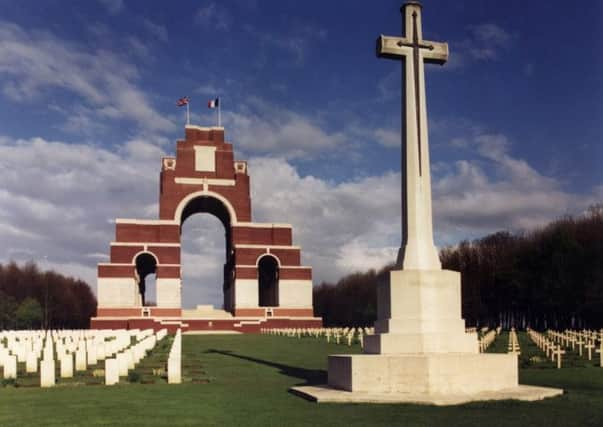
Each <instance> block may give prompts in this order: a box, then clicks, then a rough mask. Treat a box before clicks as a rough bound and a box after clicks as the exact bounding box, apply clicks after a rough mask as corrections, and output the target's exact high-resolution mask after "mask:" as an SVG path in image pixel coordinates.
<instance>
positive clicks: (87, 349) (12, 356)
mask: <svg viewBox="0 0 603 427" xmlns="http://www.w3.org/2000/svg"><path fill="white" fill-rule="evenodd" d="M166 334H167V331H165V330H162V331H159V332H158V334H157V336H155V334H154V333H153V330H150V329H149V330H143V331H141V330H62V331H6V332H1V333H0V366H2V367H3V371H4V378H5V379H9V378H12V379H16V378H17V370H18V369H17V366H18V365H17V363H18V362H25V364H26V367H25V369H26V372H28V373H36V372H38V359H39V358H40V355H42V360H41V362H40V364H39V369H40V386H41V387H52V386H54V385H55V383H56V378H55V363H56V360H58V361H59V363H60V377H61V378H72V377H73V374H74V357H75V370H76V371H85V370H86V369H87V366H88V365H96V364H97V363H98V362H99V361H102V360H105V361H106V360H107V359H111V358H112V357H113V356H114V355H115V360H117V359H119V360H120V362H121V364H120V365H119V364H118V366H121V368H120V369H121V370H119V369H118V372H120V373H123V371H124V366H128V367H132V368H131V369H133V366H134V365H135V364H136V363H138V362H139V361H140V359H141V358H143V357H144V356H145V355H146V350H147V349H150V348H152V347H154V345H155V343H156V341H158V340H159V339H161V338H163V337H165V335H166ZM132 337H134V338H135V340H136V341H137V342H138V343H137V344H135V345H134V346H133V347H132V348H129V347H130V345H131V340H132ZM158 338H159V339H158ZM151 342H152V346H150V344H151ZM5 343H6V345H5ZM142 343H144V344H142ZM55 349H56V359H55ZM126 352H128V354H127V355H126ZM112 363H113V362H110V365H112ZM110 371H111V372H113V371H112V370H110ZM106 372H107V369H105V373H106ZM125 375H127V370H126V374H125ZM111 381H112V380H110V381H109V382H111Z"/></svg>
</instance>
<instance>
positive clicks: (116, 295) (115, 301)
mask: <svg viewBox="0 0 603 427" xmlns="http://www.w3.org/2000/svg"><path fill="white" fill-rule="evenodd" d="M134 268H135V267H134V266H132V272H134ZM132 274H133V273H132ZM96 286H97V287H96V289H98V306H99V307H102V308H110V307H135V306H136V302H137V298H138V296H139V295H140V294H139V292H138V286H137V285H136V280H135V279H133V278H114V277H99V278H97V281H96Z"/></svg>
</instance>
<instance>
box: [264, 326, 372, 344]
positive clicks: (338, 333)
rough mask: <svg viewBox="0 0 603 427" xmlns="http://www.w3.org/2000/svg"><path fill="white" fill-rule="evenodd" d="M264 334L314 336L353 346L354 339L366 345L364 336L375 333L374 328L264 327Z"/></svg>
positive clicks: (299, 336) (298, 336)
mask: <svg viewBox="0 0 603 427" xmlns="http://www.w3.org/2000/svg"><path fill="white" fill-rule="evenodd" d="M261 333H262V334H268V335H280V336H287V337H297V338H302V337H313V338H317V339H319V338H320V339H326V341H327V342H329V343H330V342H331V341H333V342H334V343H336V344H342V343H345V344H347V345H348V346H351V345H352V344H353V343H354V340H357V342H358V343H359V344H360V347H364V336H365V335H372V334H374V333H375V330H374V328H350V327H345V328H262V329H261Z"/></svg>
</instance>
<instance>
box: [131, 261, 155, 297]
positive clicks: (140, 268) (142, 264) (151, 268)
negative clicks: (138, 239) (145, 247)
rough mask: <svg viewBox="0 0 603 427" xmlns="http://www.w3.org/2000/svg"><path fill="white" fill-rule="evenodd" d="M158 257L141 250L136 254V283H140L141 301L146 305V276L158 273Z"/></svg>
mask: <svg viewBox="0 0 603 427" xmlns="http://www.w3.org/2000/svg"><path fill="white" fill-rule="evenodd" d="M157 264H158V261H157V257H156V256H155V255H153V254H152V253H150V252H140V253H138V254H137V255H135V256H134V265H135V266H136V268H135V275H136V283H137V285H138V295H139V303H140V305H142V306H145V305H146V302H147V301H146V298H145V294H146V290H147V289H146V288H147V287H146V278H147V276H148V275H149V274H156V273H157Z"/></svg>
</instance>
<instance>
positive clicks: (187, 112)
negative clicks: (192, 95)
mask: <svg viewBox="0 0 603 427" xmlns="http://www.w3.org/2000/svg"><path fill="white" fill-rule="evenodd" d="M189 104H190V101H188V102H187V103H186V124H187V125H190V124H191V115H190V110H189V107H188V105H189Z"/></svg>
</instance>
